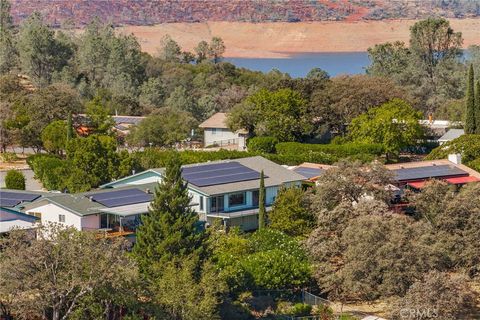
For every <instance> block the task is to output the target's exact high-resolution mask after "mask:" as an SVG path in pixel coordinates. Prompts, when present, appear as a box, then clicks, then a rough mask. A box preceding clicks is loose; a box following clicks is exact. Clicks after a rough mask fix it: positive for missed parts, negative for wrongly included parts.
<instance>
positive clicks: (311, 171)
mask: <svg viewBox="0 0 480 320" xmlns="http://www.w3.org/2000/svg"><path fill="white" fill-rule="evenodd" d="M293 171H295V172H296V173H299V174H301V175H302V176H304V177H305V178H307V179H310V178H314V177H318V176H319V175H321V174H322V173H323V172H324V170H323V169H320V168H305V167H298V168H295V169H293Z"/></svg>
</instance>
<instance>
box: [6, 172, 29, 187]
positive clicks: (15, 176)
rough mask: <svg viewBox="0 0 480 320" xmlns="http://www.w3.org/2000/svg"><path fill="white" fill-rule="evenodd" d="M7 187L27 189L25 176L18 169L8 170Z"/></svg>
mask: <svg viewBox="0 0 480 320" xmlns="http://www.w3.org/2000/svg"><path fill="white" fill-rule="evenodd" d="M5 187H6V188H7V189H14V190H25V176H24V175H23V173H22V172H20V171H17V170H8V171H7V174H6V176H5Z"/></svg>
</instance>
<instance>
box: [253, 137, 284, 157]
mask: <svg viewBox="0 0 480 320" xmlns="http://www.w3.org/2000/svg"><path fill="white" fill-rule="evenodd" d="M277 143H278V139H277V138H275V137H254V138H251V139H249V140H248V143H247V146H248V150H249V151H251V152H261V153H275V145H276V144H277Z"/></svg>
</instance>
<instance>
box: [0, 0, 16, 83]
mask: <svg viewBox="0 0 480 320" xmlns="http://www.w3.org/2000/svg"><path fill="white" fill-rule="evenodd" d="M10 9H11V5H10V2H9V1H8V0H0V74H5V73H8V72H9V71H11V70H12V69H13V67H15V65H16V62H17V50H16V48H15V44H14V41H15V40H14V34H13V32H14V26H13V19H12V16H11V15H10Z"/></svg>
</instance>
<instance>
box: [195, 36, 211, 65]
mask: <svg viewBox="0 0 480 320" xmlns="http://www.w3.org/2000/svg"><path fill="white" fill-rule="evenodd" d="M194 50H195V53H196V54H197V58H196V62H197V63H201V62H203V61H204V60H205V59H207V58H208V54H209V47H208V43H207V41H205V40H202V41H200V42H199V43H198V45H197V46H196V47H195V49H194Z"/></svg>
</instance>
